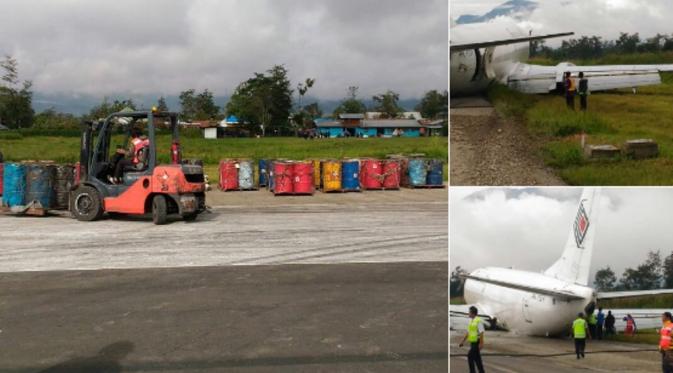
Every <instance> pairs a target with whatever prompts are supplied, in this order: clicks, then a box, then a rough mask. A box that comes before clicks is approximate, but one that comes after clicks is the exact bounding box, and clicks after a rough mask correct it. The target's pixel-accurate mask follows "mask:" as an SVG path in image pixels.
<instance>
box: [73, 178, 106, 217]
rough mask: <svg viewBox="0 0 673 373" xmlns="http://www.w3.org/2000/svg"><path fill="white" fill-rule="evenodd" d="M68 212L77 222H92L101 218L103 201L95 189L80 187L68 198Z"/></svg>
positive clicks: (86, 186) (85, 186)
mask: <svg viewBox="0 0 673 373" xmlns="http://www.w3.org/2000/svg"><path fill="white" fill-rule="evenodd" d="M70 212H71V213H72V214H73V216H74V217H75V219H77V220H79V221H93V220H98V219H100V217H101V216H103V201H102V199H101V197H100V194H98V191H97V190H96V188H93V187H90V186H88V185H81V186H79V187H78V188H77V189H75V191H74V192H73V195H72V198H70Z"/></svg>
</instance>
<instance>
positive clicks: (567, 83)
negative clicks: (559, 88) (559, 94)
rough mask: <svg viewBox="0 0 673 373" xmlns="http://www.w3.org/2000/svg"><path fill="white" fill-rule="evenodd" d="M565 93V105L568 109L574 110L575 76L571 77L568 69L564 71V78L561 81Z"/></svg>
mask: <svg viewBox="0 0 673 373" xmlns="http://www.w3.org/2000/svg"><path fill="white" fill-rule="evenodd" d="M563 85H564V87H565V94H566V105H568V109H572V110H573V111H574V110H575V93H576V92H577V84H576V83H575V78H573V77H572V75H571V74H570V71H566V73H565V79H564V81H563Z"/></svg>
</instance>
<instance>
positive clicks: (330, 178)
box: [322, 160, 341, 192]
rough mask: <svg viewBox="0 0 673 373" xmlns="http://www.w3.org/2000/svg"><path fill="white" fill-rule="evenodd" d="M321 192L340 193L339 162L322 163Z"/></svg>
mask: <svg viewBox="0 0 673 373" xmlns="http://www.w3.org/2000/svg"><path fill="white" fill-rule="evenodd" d="M322 190H323V192H338V191H341V162H339V161H335V160H328V161H323V162H322Z"/></svg>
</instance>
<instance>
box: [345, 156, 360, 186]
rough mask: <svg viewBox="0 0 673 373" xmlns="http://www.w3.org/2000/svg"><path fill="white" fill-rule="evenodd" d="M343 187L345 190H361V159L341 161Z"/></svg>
mask: <svg viewBox="0 0 673 373" xmlns="http://www.w3.org/2000/svg"><path fill="white" fill-rule="evenodd" d="M341 187H342V188H343V190H360V161H358V160H357V159H352V160H347V161H343V162H341Z"/></svg>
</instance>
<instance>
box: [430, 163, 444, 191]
mask: <svg viewBox="0 0 673 373" xmlns="http://www.w3.org/2000/svg"><path fill="white" fill-rule="evenodd" d="M427 184H428V185H442V184H444V162H443V161H441V160H439V159H431V160H429V161H428V176H427Z"/></svg>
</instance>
